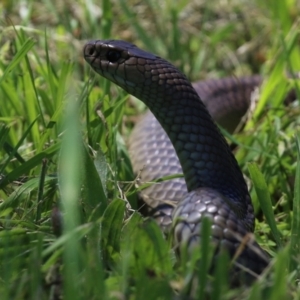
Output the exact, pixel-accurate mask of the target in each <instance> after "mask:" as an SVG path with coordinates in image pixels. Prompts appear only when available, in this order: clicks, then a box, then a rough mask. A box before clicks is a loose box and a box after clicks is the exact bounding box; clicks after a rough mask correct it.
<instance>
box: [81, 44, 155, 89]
mask: <svg viewBox="0 0 300 300" xmlns="http://www.w3.org/2000/svg"><path fill="white" fill-rule="evenodd" d="M83 53H84V58H85V60H86V61H87V62H88V63H89V64H90V66H91V67H92V68H93V69H94V71H96V72H97V73H99V74H100V75H102V76H103V77H105V78H107V79H109V80H111V81H112V82H114V83H116V84H117V85H119V86H120V87H122V88H123V89H124V90H126V91H127V92H129V93H133V94H136V93H137V91H138V90H140V88H141V87H144V86H146V85H150V84H152V83H153V81H152V79H153V77H152V76H150V75H151V67H149V66H151V61H152V62H154V61H156V60H157V59H160V58H159V57H158V56H155V55H153V54H151V53H148V52H145V51H143V50H141V49H139V48H137V47H136V46H135V45H133V44H130V43H127V42H124V41H119V40H96V41H90V42H88V43H87V44H86V45H85V47H84V50H83ZM153 65H154V63H153ZM150 79H151V80H150Z"/></svg>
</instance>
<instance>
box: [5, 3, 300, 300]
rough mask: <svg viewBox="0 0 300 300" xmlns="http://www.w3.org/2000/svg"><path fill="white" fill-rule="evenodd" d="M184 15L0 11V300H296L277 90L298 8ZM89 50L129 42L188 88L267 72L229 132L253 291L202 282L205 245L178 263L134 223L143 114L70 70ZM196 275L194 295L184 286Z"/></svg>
mask: <svg viewBox="0 0 300 300" xmlns="http://www.w3.org/2000/svg"><path fill="white" fill-rule="evenodd" d="M197 3H198V2H197V1H184V0H182V1H177V2H176V4H175V2H172V1H164V2H162V1H158V0H148V1H145V2H144V3H141V2H138V3H137V2H135V1H123V0H115V1H108V0H103V1H102V3H101V4H100V2H97V1H94V2H93V1H76V2H75V1H74V3H72V4H71V3H68V4H67V2H66V3H64V2H63V3H61V2H59V1H53V2H51V1H40V2H39V3H37V2H36V1H30V0H27V1H26V0H25V1H23V2H22V3H20V2H19V1H17V0H15V1H4V2H2V3H1V4H0V5H1V8H2V10H0V11H2V12H1V16H2V18H1V20H2V21H1V24H0V26H1V27H2V28H1V29H2V30H1V33H0V34H1V42H0V75H1V78H0V99H1V110H0V121H1V125H0V153H1V155H0V174H1V180H0V188H1V190H0V197H1V205H0V226H1V230H0V294H1V298H2V299H57V298H58V297H59V295H61V294H62V295H63V296H64V299H172V298H173V297H174V295H175V294H177V295H178V297H179V298H182V299H183V298H184V297H185V296H187V295H188V294H189V293H190V291H191V290H192V293H193V292H194V295H195V298H198V299H200V297H201V298H203V295H205V296H206V297H207V298H211V299H299V297H300V290H299V287H298V282H299V279H300V276H299V260H300V258H299V232H300V223H299V203H300V193H299V168H300V161H299V142H297V141H298V140H299V132H298V128H299V120H300V119H299V105H298V103H293V104H292V105H290V106H288V107H286V106H284V105H283V99H284V97H285V95H286V93H287V91H288V90H289V89H291V88H294V89H295V90H296V93H297V96H298V99H300V92H299V91H300V89H299V87H300V86H299V80H298V79H296V78H295V77H294V74H295V72H298V71H299V70H300V51H299V33H300V26H299V24H300V19H299V13H300V7H299V4H298V3H297V1H288V0H282V1H275V0H269V1H264V2H262V1H255V0H253V1H247V2H242V1H237V0H231V1H218V0H212V1H207V2H206V1H204V2H203V3H200V4H197ZM103 38H119V39H125V40H128V41H132V42H135V43H136V44H137V45H138V46H140V47H143V48H145V49H147V50H149V51H152V52H155V53H156V54H159V55H160V56H162V57H165V58H168V59H169V60H170V61H172V62H173V63H174V64H175V65H176V66H177V67H179V68H180V69H181V70H183V71H184V72H185V73H186V74H187V75H188V76H189V78H191V80H193V81H195V80H200V79H204V78H218V77H224V76H230V75H231V76H232V75H234V76H242V75H243V76H245V75H249V74H252V73H260V74H262V75H264V76H265V78H266V79H265V81H264V84H263V86H262V89H261V92H260V101H259V103H258V105H257V107H256V109H255V111H254V112H253V114H252V117H251V118H250V119H249V121H248V122H247V124H246V126H245V129H244V131H243V132H242V133H238V134H236V135H235V136H234V137H230V136H229V140H230V139H234V140H235V141H237V142H238V145H239V147H238V149H237V150H236V151H235V154H236V157H237V158H238V161H239V164H240V166H241V168H242V169H243V171H244V173H245V174H246V176H249V174H250V175H251V178H252V179H251V182H252V184H251V195H252V199H253V203H254V207H255V211H256V215H257V219H256V232H255V235H256V239H257V240H258V242H259V243H260V245H262V247H264V248H265V249H266V250H267V251H268V252H269V253H270V254H271V255H272V257H274V259H273V260H272V263H271V265H270V268H269V269H268V270H267V271H266V274H264V275H263V276H262V277H261V278H259V280H258V281H257V282H255V283H254V284H253V285H252V286H250V287H248V288H236V289H231V288H229V286H228V282H227V278H228V275H226V274H227V268H228V259H227V258H226V257H221V258H220V259H219V262H218V263H217V268H216V271H215V274H214V276H210V275H207V272H206V270H205V269H206V267H205V268H201V267H199V266H198V263H197V261H199V257H202V260H203V261H205V260H207V259H209V253H210V252H209V249H207V247H203V249H202V252H199V253H195V254H194V256H192V257H186V259H184V258H183V259H182V260H181V261H177V260H176V256H175V254H174V251H173V249H172V245H171V243H170V241H169V240H165V239H164V237H163V235H162V234H161V231H160V229H159V228H158V226H157V225H156V224H155V223H154V222H153V221H152V220H150V219H147V220H145V219H144V218H142V217H141V215H140V214H139V212H138V211H137V205H136V200H137V199H136V190H135V188H134V179H135V175H134V174H133V172H132V169H131V166H130V161H129V157H128V154H127V151H126V146H125V142H126V137H127V136H128V134H129V133H130V131H131V128H132V125H133V123H134V120H135V116H136V115H137V114H139V113H141V112H142V111H143V110H144V106H143V105H141V103H140V102H138V101H136V100H134V99H130V100H129V99H128V95H126V94H125V92H123V91H122V90H120V89H118V88H116V87H115V86H113V85H110V83H109V82H107V81H105V80H104V79H102V78H100V77H98V76H95V74H94V73H92V72H91V70H90V68H89V67H88V66H87V65H86V64H85V63H84V61H83V57H82V46H83V44H84V41H85V40H88V39H103ZM287 73H289V74H290V76H287ZM249 162H250V163H251V164H250V165H249ZM248 168H249V171H248ZM252 185H253V187H252ZM61 217H62V218H61ZM62 223H63V224H62ZM208 228H209V226H208ZM203 230H205V228H204V229H203ZM206 232H207V233H206V234H208V232H209V230H206ZM200 261H201V259H200ZM195 269H196V270H198V271H197V272H196V274H197V279H196V281H197V280H198V281H199V282H201V283H206V284H205V287H207V288H204V284H202V285H200V289H199V290H197V289H195V286H194V285H193V273H194V270H195ZM62 281H63V282H64V284H63V285H62V284H61V282H62ZM210 287H212V288H210ZM201 295H202V296H201Z"/></svg>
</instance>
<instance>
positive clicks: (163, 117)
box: [84, 40, 269, 274]
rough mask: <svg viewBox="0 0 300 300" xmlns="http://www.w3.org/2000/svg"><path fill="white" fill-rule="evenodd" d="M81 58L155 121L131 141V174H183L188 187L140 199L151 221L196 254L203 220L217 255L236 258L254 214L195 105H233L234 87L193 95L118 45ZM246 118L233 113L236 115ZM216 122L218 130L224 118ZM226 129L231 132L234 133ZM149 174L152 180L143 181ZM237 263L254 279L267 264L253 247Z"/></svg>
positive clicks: (170, 72)
mask: <svg viewBox="0 0 300 300" xmlns="http://www.w3.org/2000/svg"><path fill="white" fill-rule="evenodd" d="M84 58H85V60H86V61H87V62H88V63H89V64H90V65H91V67H92V68H93V70H94V71H96V73H98V74H100V75H101V76H103V77H105V78H107V79H108V80H110V81H112V82H114V83H115V84H117V85H119V86H120V87H121V88H123V89H124V90H125V91H127V92H128V93H129V94H131V95H133V96H135V97H137V98H138V99H140V100H141V101H143V102H144V103H145V104H146V105H147V106H148V108H149V109H150V111H151V112H152V114H153V115H151V114H150V113H148V114H147V115H146V117H145V119H144V120H143V122H142V123H141V124H142V125H139V127H138V129H135V131H134V133H133V136H132V137H131V153H134V154H131V156H132V158H133V165H134V168H135V170H136V171H138V170H139V169H143V165H145V164H146V167H145V168H146V170H143V171H142V174H143V175H142V176H143V181H148V180H153V179H154V178H155V177H156V176H158V177H161V176H165V175H168V174H174V173H181V172H183V175H184V180H185V184H184V183H183V180H182V179H181V178H177V179H174V180H172V181H169V182H163V183H162V184H161V185H153V186H152V187H151V188H150V190H149V189H146V191H145V192H144V194H143V195H145V196H144V197H143V199H144V201H145V202H147V204H148V205H149V206H150V207H152V208H153V209H154V215H155V217H156V219H157V220H158V221H159V223H161V224H162V227H164V225H165V226H167V225H168V224H169V222H170V221H172V222H173V224H172V230H173V232H174V242H175V244H176V245H185V246H187V248H188V249H193V248H194V247H197V246H198V244H199V240H200V238H201V233H200V232H201V222H202V220H203V218H204V217H208V218H209V219H210V220H211V224H212V225H211V239H212V241H213V242H214V244H215V245H216V252H218V251H220V250H221V249H226V251H228V252H229V254H230V256H231V257H233V256H234V254H235V253H236V252H237V250H238V249H240V248H239V247H240V246H241V239H240V238H241V237H245V236H246V235H247V234H248V233H251V232H253V230H254V212H253V206H252V203H251V198H250V195H249V192H248V188H247V185H246V183H245V180H244V178H243V174H242V172H241V170H240V168H239V166H238V164H237V161H236V159H235V157H234V155H233V154H232V152H231V150H230V148H229V146H228V144H227V142H226V140H225V138H224V137H223V135H222V134H221V132H220V131H219V129H218V127H217V126H216V124H215V122H214V121H213V119H212V117H211V115H210V113H209V112H208V110H207V108H206V106H205V105H204V103H203V102H202V101H201V100H200V98H201V97H203V98H205V97H204V96H205V94H206V95H207V91H206V90H207V89H208V90H209V89H210V90H212V92H214V91H217V93H219V95H215V96H216V98H218V99H219V100H218V101H219V103H223V104H224V102H226V101H232V100H231V99H233V98H234V97H231V96H230V95H229V92H231V93H232V92H234V91H233V89H232V85H230V84H227V85H228V86H229V88H227V92H226V84H224V82H223V84H221V89H216V88H214V86H215V84H216V83H213V82H212V85H211V86H210V85H209V84H208V83H206V84H205V83H202V84H201V83H199V84H198V85H197V84H195V85H194V87H193V86H192V84H191V83H190V82H189V81H188V79H187V78H186V76H185V75H184V74H182V73H181V72H180V71H179V70H177V69H176V68H175V67H174V66H173V65H172V64H171V63H169V62H168V61H166V60H164V59H162V58H160V57H159V56H156V55H154V54H151V53H148V52H146V51H143V50H141V49H139V48H138V47H136V46H135V45H132V44H130V43H127V42H125V41H120V40H97V41H90V42H88V43H87V44H86V45H85V47H84ZM260 80H261V79H260V78H259V77H253V78H252V79H251V80H250V82H248V81H247V79H241V80H240V83H241V84H240V85H236V87H238V86H240V89H242V90H244V91H245V93H247V94H249V93H251V90H252V89H253V85H257V84H259V82H260ZM225 81H226V80H225ZM230 86H231V88H230ZM222 87H223V89H225V90H223V91H222ZM196 90H197V91H196ZM226 93H227V94H228V95H229V96H228V97H226V96H224V95H226ZM208 94H209V93H208ZM239 94H241V93H240V92H239ZM199 95H200V97H199ZM248 98H249V95H248ZM211 105H212V107H210V104H208V103H207V106H208V109H209V110H210V112H211V113H212V114H214V112H213V109H214V106H215V104H211ZM244 110H245V108H243V107H242V108H240V109H238V113H237V115H239V114H241V113H242V111H244ZM218 111H219V110H218ZM153 116H154V117H153ZM217 119H219V120H220V122H221V123H222V112H221V115H220V116H218V117H217ZM156 120H157V121H158V122H159V124H160V125H159V124H158V123H157V121H156ZM229 126H230V127H229V128H228V129H230V130H231V129H232V128H233V127H234V126H235V125H234V124H231V125H229ZM232 126H233V127H232ZM162 128H163V130H162ZM144 130H145V131H144ZM170 141H171V143H172V145H173V147H174V148H173V147H172V146H170V145H171V144H170ZM170 149H171V150H170ZM174 149H175V152H176V155H175V152H174ZM161 150H162V151H161ZM160 151H161V152H160ZM140 156H141V157H142V159H139V157H140ZM174 157H175V158H174ZM177 158H178V159H177ZM144 159H146V161H144ZM178 160H179V163H180V165H179V163H178ZM149 162H150V164H149ZM172 164H173V165H172ZM180 166H181V168H180ZM147 168H148V169H147ZM149 170H152V171H153V170H155V171H156V173H157V174H155V175H153V174H150V175H149V174H147V172H146V175H145V174H144V171H149ZM161 170H162V173H161V172H160V171H161ZM181 170H182V171H181ZM165 171H166V172H167V173H166V172H165ZM147 176H150V177H147ZM180 182H181V183H180ZM161 187H162V189H161ZM147 190H148V191H147ZM236 261H237V262H238V263H239V264H241V265H243V266H245V267H246V268H248V269H250V270H251V271H252V272H251V273H252V274H260V273H261V272H262V271H263V270H264V269H265V268H266V266H267V265H268V261H269V259H268V256H267V255H266V254H265V253H264V251H263V250H261V249H260V247H259V246H258V245H257V244H256V243H255V242H253V243H251V245H250V244H245V245H243V247H242V250H241V251H240V254H239V255H238V257H237V258H236Z"/></svg>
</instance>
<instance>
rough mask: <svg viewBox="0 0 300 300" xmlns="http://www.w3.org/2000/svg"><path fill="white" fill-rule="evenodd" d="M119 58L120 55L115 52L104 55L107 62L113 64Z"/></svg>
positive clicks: (111, 51)
mask: <svg viewBox="0 0 300 300" xmlns="http://www.w3.org/2000/svg"><path fill="white" fill-rule="evenodd" d="M120 57H121V54H120V52H119V51H116V50H110V51H108V52H107V54H106V58H107V60H108V61H110V62H112V63H114V62H116V61H117V60H118V59H119V58H120Z"/></svg>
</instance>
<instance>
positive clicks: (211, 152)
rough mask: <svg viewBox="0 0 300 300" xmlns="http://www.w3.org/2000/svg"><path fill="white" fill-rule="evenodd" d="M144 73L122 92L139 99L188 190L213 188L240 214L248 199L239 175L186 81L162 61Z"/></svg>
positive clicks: (244, 184)
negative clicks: (173, 156) (176, 160)
mask: <svg viewBox="0 0 300 300" xmlns="http://www.w3.org/2000/svg"><path fill="white" fill-rule="evenodd" d="M148 65H151V61H149V62H148ZM161 70H163V72H162V71H161ZM149 73H150V74H149V75H148V74H147V72H146V74H145V78H144V80H142V79H141V78H139V81H140V83H139V84H138V85H135V86H134V85H132V86H131V85H125V86H123V88H124V89H126V90H127V91H128V92H129V93H131V94H133V95H134V96H136V97H137V98H139V99H140V100H142V101H143V102H144V103H145V104H146V105H147V106H148V107H149V109H150V110H151V111H152V113H153V114H154V115H155V117H156V118H157V120H158V121H159V123H160V124H161V126H162V127H163V128H164V130H165V131H166V133H167V135H168V136H169V138H170V140H171V142H172V144H173V146H174V149H175V151H176V153H177V155H178V158H179V161H180V164H181V166H182V170H183V174H184V178H185V181H186V184H187V187H188V190H189V191H193V190H196V189H197V188H200V187H208V188H212V189H214V190H217V191H218V192H220V193H221V194H223V195H224V196H226V197H228V198H229V199H231V200H232V201H234V205H236V206H237V210H239V211H241V213H242V214H243V213H245V214H246V210H245V205H244V204H245V202H246V203H247V204H248V205H249V206H251V200H250V196H249V194H248V189H247V186H246V183H245V181H244V178H243V175H242V172H241V170H240V168H239V166H238V164H237V161H236V159H235V157H234V156H233V154H232V153H231V150H230V148H229V146H228V144H227V142H226V140H225V138H224V137H223V136H222V134H221V133H220V131H219V129H218V127H217V126H216V125H215V123H214V121H213V120H212V118H211V116H210V115H209V113H208V111H207V109H206V108H205V106H204V104H203V103H202V101H201V100H200V98H199V96H198V94H197V93H196V91H195V90H194V88H193V87H192V86H191V84H190V82H189V81H188V80H187V78H186V77H185V76H184V75H183V74H182V73H180V72H179V71H178V70H177V69H175V68H174V67H173V66H172V65H171V64H169V63H167V62H166V61H164V60H161V61H160V62H156V64H153V65H151V71H149ZM150 75H151V76H150ZM149 78H151V80H149ZM128 80H131V79H130V78H128ZM141 82H144V84H141ZM247 209H248V208H247Z"/></svg>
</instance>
